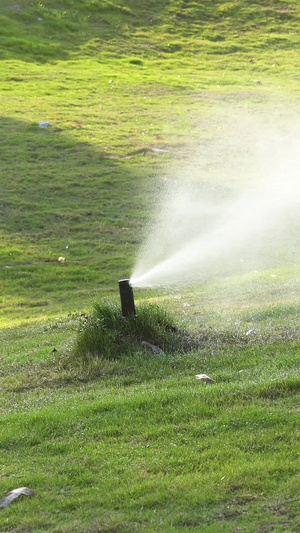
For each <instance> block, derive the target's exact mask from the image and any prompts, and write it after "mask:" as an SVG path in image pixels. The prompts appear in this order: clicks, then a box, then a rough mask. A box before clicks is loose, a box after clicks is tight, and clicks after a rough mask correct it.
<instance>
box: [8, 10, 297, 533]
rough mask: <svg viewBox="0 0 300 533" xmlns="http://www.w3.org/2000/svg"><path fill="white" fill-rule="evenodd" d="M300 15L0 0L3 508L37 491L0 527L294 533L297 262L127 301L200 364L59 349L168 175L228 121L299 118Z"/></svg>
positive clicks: (69, 343) (125, 271) (123, 254)
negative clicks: (180, 338)
mask: <svg viewBox="0 0 300 533" xmlns="http://www.w3.org/2000/svg"><path fill="white" fill-rule="evenodd" d="M299 22H300V6H299V2H298V1H297V0H286V1H279V0H278V1H276V0H269V1H267V0H261V1H257V2H251V3H249V2H247V1H246V0H237V1H235V2H223V1H220V0H216V1H209V2H208V1H207V0H203V2H197V1H188V0H185V1H183V0H169V1H165V0H161V1H160V2H158V1H156V0H147V1H144V0H140V1H139V2H137V1H130V0H128V1H122V0H118V1H116V0H110V1H108V0H107V1H105V0H103V1H102V0H101V1H100V0H90V1H87V0H64V1H63V0H59V1H58V0H57V1H55V0H45V1H44V2H38V1H36V0H20V1H19V2H18V1H14V0H2V1H1V6H0V59H1V61H0V76H1V84H0V91H1V94H0V98H1V119H0V147H1V158H0V180H1V188H0V191H1V192H0V226H1V233H0V239H1V246H0V270H1V295H0V321H1V331H0V335H1V346H0V350H1V370H0V378H1V390H0V397H1V402H0V413H1V419H0V425H1V436H0V447H1V463H2V466H1V472H0V494H3V495H4V494H5V493H6V492H8V491H9V490H12V489H13V488H16V487H19V486H22V485H26V486H29V487H30V488H32V489H33V490H34V491H35V496H34V497H33V498H31V499H25V498H24V499H23V500H22V501H17V502H15V503H14V504H12V505H11V506H10V507H8V508H7V509H1V512H0V530H1V531H3V532H4V531H7V532H18V533H21V532H25V531H26V532H27V531H30V532H42V531H53V532H57V533H58V532H59V533H63V532H71V531H72V532H93V533H95V532H121V531H122V532H123V531H124V532H127V531H128V532H132V531H149V532H150V531H165V532H175V531H176V532H177V531H178V532H179V531H180V532H181V531H201V532H227V531H228V532H238V531H247V532H258V531H259V532H269V531H288V532H289V531H291V532H292V531H298V529H299V527H300V522H299V485H300V483H299V432H298V428H299V405H300V395H299V392H300V391H299V389H300V387H299V305H298V292H299V290H298V287H299V262H298V255H297V250H296V251H295V250H293V251H291V256H289V258H290V259H289V261H288V264H286V265H285V266H282V265H276V267H274V268H273V269H272V270H270V269H268V270H267V269H266V270H264V271H261V272H260V273H259V274H258V275H254V274H253V273H244V274H241V275H235V276H230V275H229V276H228V277H227V278H226V279H222V280H220V279H211V280H209V281H207V282H206V283H205V284H202V285H201V286H200V285H199V286H198V287H196V288H194V289H193V290H191V289H189V290H182V291H181V292H179V293H172V292H165V291H164V292H163V291H153V290H152V291H141V290H139V291H137V294H136V297H137V300H138V303H139V301H140V302H143V301H151V302H157V303H159V305H160V306H161V307H162V308H164V309H166V310H168V311H170V312H171V313H173V315H174V317H175V321H176V322H177V324H178V325H179V326H180V327H184V328H186V329H187V330H189V328H190V329H191V331H192V332H195V331H196V332H197V333H200V334H201V336H202V343H201V346H200V348H199V349H197V350H193V351H191V352H189V353H183V352H182V351H178V353H175V354H168V353H164V354H163V355H159V356H158V355H156V354H151V353H145V352H144V351H143V350H140V351H138V352H136V351H134V352H132V353H129V354H128V353H127V355H126V357H125V356H124V357H123V358H120V359H118V360H107V359H105V358H101V357H99V358H97V357H96V358H95V357H94V358H88V359H87V360H83V359H80V358H75V357H72V353H73V351H72V350H73V349H74V343H75V341H76V337H77V330H78V328H79V329H80V328H81V327H82V324H83V322H84V320H85V316H86V314H87V313H88V312H89V310H90V309H91V307H92V304H93V300H97V301H98V300H100V299H101V298H103V297H114V296H116V297H117V294H116V293H117V281H118V279H119V278H121V277H126V276H129V275H130V274H131V271H132V268H133V266H134V263H135V258H136V255H137V252H138V249H139V246H140V244H141V243H142V242H143V239H144V236H145V233H146V232H147V224H148V220H149V217H150V216H151V215H152V214H153V206H154V205H155V199H156V198H157V196H158V195H159V194H160V187H161V181H160V177H161V176H163V175H164V174H165V173H166V172H167V170H168V169H169V168H170V166H172V164H173V160H174V159H178V158H184V157H186V154H189V153H190V151H191V150H193V148H194V147H195V146H198V145H201V143H209V142H210V140H211V139H212V138H213V136H214V135H215V134H216V132H218V130H219V129H220V128H221V130H222V121H220V119H219V117H220V116H223V117H224V116H225V117H226V116H227V118H228V115H230V113H231V112H232V110H234V112H236V113H238V112H243V111H246V112H249V110H250V113H251V112H252V110H254V111H257V110H258V112H259V113H260V115H261V117H262V120H264V119H265V120H266V121H268V120H270V116H275V117H279V119H278V120H281V121H282V123H284V121H285V119H286V117H287V115H288V116H289V119H290V116H291V114H292V115H294V117H293V118H294V120H295V122H296V121H297V120H298V118H297V117H298V112H299V105H298V103H297V100H298V96H299V89H300V81H299V80H300V72H299ZM220 109H222V114H221V115H220V113H219V111H220ZM276 120H277V118H276ZM40 121H48V122H51V126H50V127H48V128H40V127H39V122H40ZM157 149H160V150H163V151H157ZM230 185H232V186H235V185H237V184H235V183H234V180H233V183H232V184H230ZM217 186H218V187H220V188H222V187H226V186H227V185H226V184H225V183H218V184H217ZM60 256H63V257H65V259H66V261H65V262H64V263H60V262H58V258H59V257H60ZM274 276H276V277H274ZM253 328H255V332H253V333H250V334H248V335H246V332H248V331H249V330H251V329H253ZM204 372H205V373H207V374H209V375H212V377H213V378H214V379H215V381H216V383H215V384H212V385H209V384H203V383H199V382H197V381H196V380H195V378H194V375H195V374H198V373H204Z"/></svg>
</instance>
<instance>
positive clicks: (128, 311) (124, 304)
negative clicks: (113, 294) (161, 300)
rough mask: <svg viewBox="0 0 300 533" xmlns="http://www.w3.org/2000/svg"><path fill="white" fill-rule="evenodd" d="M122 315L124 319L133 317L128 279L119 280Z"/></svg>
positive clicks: (132, 302)
mask: <svg viewBox="0 0 300 533" xmlns="http://www.w3.org/2000/svg"><path fill="white" fill-rule="evenodd" d="M119 289H120V298H121V308H122V315H123V316H125V317H129V316H135V315H136V312H135V305H134V297H133V290H132V287H131V285H130V280H129V279H120V280H119Z"/></svg>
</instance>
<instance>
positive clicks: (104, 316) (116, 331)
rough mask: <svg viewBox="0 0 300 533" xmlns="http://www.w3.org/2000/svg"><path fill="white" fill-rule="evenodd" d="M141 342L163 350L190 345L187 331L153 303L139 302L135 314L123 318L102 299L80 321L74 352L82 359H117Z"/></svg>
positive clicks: (167, 350)
mask: <svg viewBox="0 0 300 533" xmlns="http://www.w3.org/2000/svg"><path fill="white" fill-rule="evenodd" d="M143 341H144V343H149V344H151V345H153V346H155V347H157V348H160V349H161V350H162V351H163V352H166V353H169V352H170V353H171V352H176V351H177V350H187V349H189V348H190V347H191V339H190V337H189V334H188V333H187V332H186V331H184V330H182V329H180V328H178V327H177V326H175V325H174V321H173V319H172V318H171V317H170V316H169V315H168V314H167V313H166V312H165V311H164V310H162V309H160V308H159V307H158V306H157V305H153V304H146V305H140V306H138V308H137V315H136V316H130V317H126V318H125V317H123V316H122V314H121V310H120V305H119V304H117V303H115V302H109V301H105V302H100V303H96V304H95V305H94V309H93V311H92V313H91V315H90V316H88V317H87V318H86V320H85V322H84V323H83V325H82V327H81V331H79V333H78V337H77V340H76V343H75V347H74V354H75V355H77V356H79V357H81V358H83V359H84V358H89V357H90V356H93V357H95V356H96V357H97V356H98V357H103V358H107V359H118V358H120V357H121V356H123V355H129V354H133V353H134V352H136V351H141V350H142V349H143V346H145V345H143Z"/></svg>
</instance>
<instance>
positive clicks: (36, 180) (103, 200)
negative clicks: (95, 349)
mask: <svg viewBox="0 0 300 533" xmlns="http://www.w3.org/2000/svg"><path fill="white" fill-rule="evenodd" d="M0 139H1V163H0V168H1V173H0V186H1V202H0V203H1V205H0V229H1V250H0V268H1V277H2V280H3V282H2V291H1V292H2V294H1V296H2V298H3V300H2V304H3V305H2V309H3V310H5V309H6V310H7V309H8V310H9V309H11V310H13V309H15V311H16V313H17V315H18V314H20V316H24V317H25V316H26V312H28V309H29V308H30V313H29V314H30V315H32V314H36V313H40V312H41V308H43V310H44V312H45V313H46V307H47V305H49V302H50V303H51V302H52V303H53V301H54V299H55V300H56V303H57V305H61V306H62V308H64V306H66V310H69V311H71V310H75V309H76V305H75V303H76V298H78V299H79V301H80V300H81V299H82V297H83V298H84V297H85V296H84V295H86V293H88V294H89V295H90V294H91V291H93V290H97V291H99V289H100V288H101V287H104V286H105V287H106V292H108V293H109V290H110V288H111V287H112V285H113V284H114V285H115V284H116V283H117V280H118V279H119V278H121V277H124V275H128V274H129V273H130V270H131V268H132V266H133V263H134V258H135V254H136V249H137V246H138V243H139V241H140V240H141V238H142V236H141V231H140V230H141V227H142V225H143V221H144V219H145V216H146V212H147V205H146V198H145V196H146V195H145V193H144V192H143V181H145V178H146V176H144V175H140V174H138V172H139V169H138V168H137V165H135V166H134V167H133V166H132V165H131V166H129V164H128V162H127V161H119V160H112V159H109V158H106V157H105V155H104V154H103V152H102V150H101V148H99V149H98V148H95V147H92V146H90V145H88V144H85V143H80V142H76V141H74V140H72V139H70V138H67V137H64V136H63V135H62V134H61V132H59V131H57V130H56V129H55V126H51V127H49V128H46V129H42V128H39V127H38V125H37V124H33V125H30V124H27V123H25V122H22V121H12V120H11V119H9V118H2V119H1V121H0ZM140 157H143V156H140ZM143 174H145V169H143ZM137 184H138V186H137ZM146 187H149V185H146ZM59 257H63V258H64V259H65V261H63V260H62V261H61V262H59V261H58V258H59ZM72 302H74V307H73V304H72ZM78 309H79V308H78V307H77V310H78ZM63 311H65V309H63ZM2 312H5V311H2ZM9 313H10V311H9Z"/></svg>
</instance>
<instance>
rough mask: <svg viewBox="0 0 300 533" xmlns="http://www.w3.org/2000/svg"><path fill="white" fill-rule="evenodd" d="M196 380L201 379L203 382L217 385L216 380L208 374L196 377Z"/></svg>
mask: <svg viewBox="0 0 300 533" xmlns="http://www.w3.org/2000/svg"><path fill="white" fill-rule="evenodd" d="M195 378H196V379H200V380H201V381H206V382H209V383H215V380H214V379H212V378H210V377H209V376H207V374H197V375H196V376H195Z"/></svg>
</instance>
